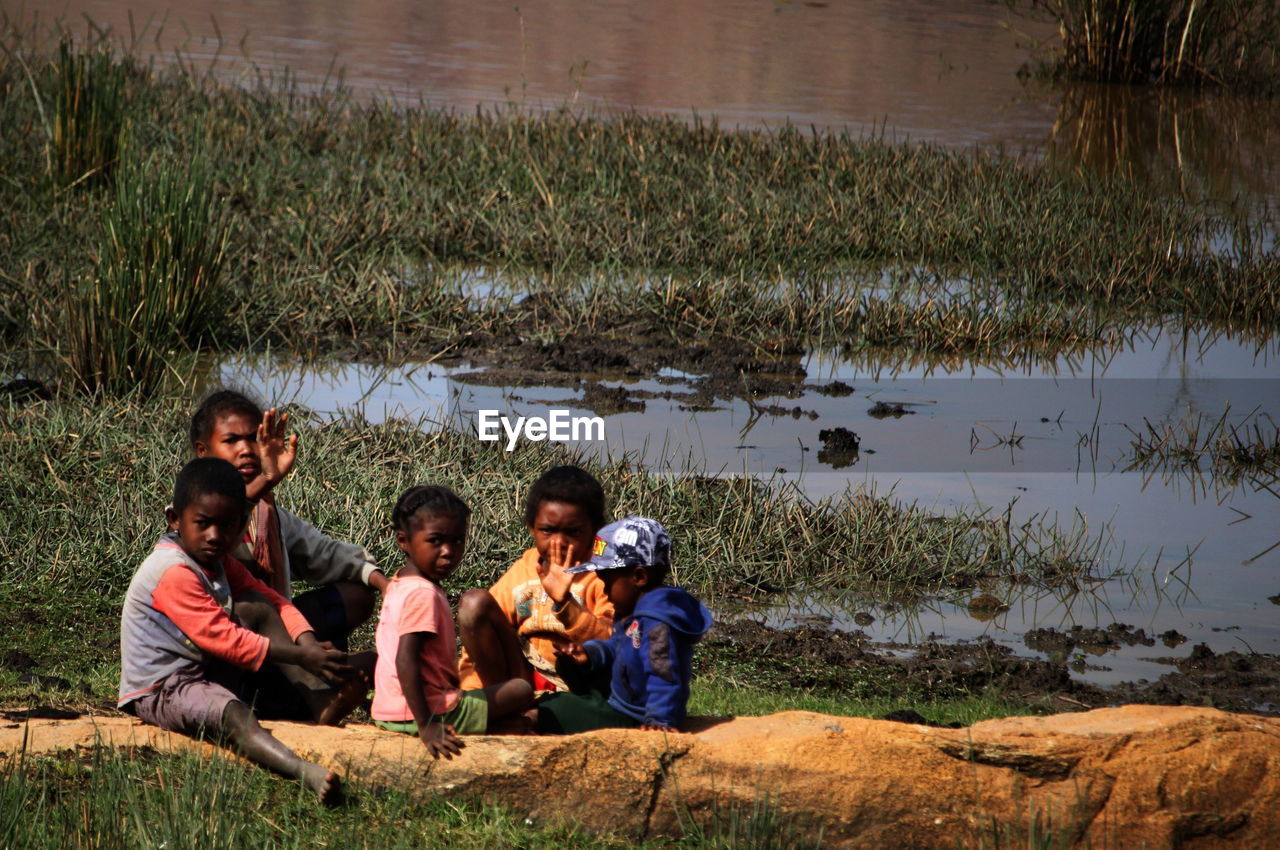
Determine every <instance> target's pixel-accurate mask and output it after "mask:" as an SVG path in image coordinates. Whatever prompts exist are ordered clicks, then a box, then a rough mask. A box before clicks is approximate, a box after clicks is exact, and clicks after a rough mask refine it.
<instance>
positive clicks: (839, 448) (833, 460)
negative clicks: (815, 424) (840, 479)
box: [818, 426, 862, 469]
mask: <svg viewBox="0 0 1280 850" xmlns="http://www.w3.org/2000/svg"><path fill="white" fill-rule="evenodd" d="M818 439H819V440H821V441H822V448H821V449H819V450H818V462H819V463H825V464H829V465H830V466H831V467H832V468H834V469H843V468H844V467H846V466H852V465H853V464H855V463H857V462H858V449H859V447H860V446H861V445H862V441H861V440H860V439H859V438H858V435H857V434H855V433H854V432H853V431H850V430H849V429H848V428H842V427H839V426H837V427H835V428H823V429H822V430H821V431H819V432H818Z"/></svg>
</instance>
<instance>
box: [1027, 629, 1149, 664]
mask: <svg viewBox="0 0 1280 850" xmlns="http://www.w3.org/2000/svg"><path fill="white" fill-rule="evenodd" d="M1022 640H1023V642H1024V643H1025V644H1026V645H1027V649H1034V650H1035V651H1036V652H1043V653H1044V654H1045V655H1048V656H1049V657H1050V658H1053V659H1057V660H1059V661H1061V660H1063V659H1065V658H1066V657H1067V656H1068V655H1070V654H1071V653H1072V652H1074V651H1076V650H1077V649H1079V650H1081V651H1083V652H1087V653H1089V654H1090V655H1105V654H1106V653H1108V652H1110V651H1112V650H1114V649H1119V648H1120V647H1121V646H1138V645H1142V646H1155V643H1156V642H1155V639H1154V638H1149V637H1147V633H1146V632H1145V631H1144V630H1142V629H1135V628H1134V627H1133V626H1125V625H1121V624H1120V623H1112V624H1111V625H1109V626H1107V627H1106V628H1105V629H1086V628H1084V627H1083V626H1072V627H1071V628H1070V629H1068V630H1067V631H1065V632H1062V631H1058V630H1057V629H1032V630H1031V631H1029V632H1027V633H1026V634H1025V635H1023V638H1022Z"/></svg>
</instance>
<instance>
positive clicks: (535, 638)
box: [458, 466, 613, 690]
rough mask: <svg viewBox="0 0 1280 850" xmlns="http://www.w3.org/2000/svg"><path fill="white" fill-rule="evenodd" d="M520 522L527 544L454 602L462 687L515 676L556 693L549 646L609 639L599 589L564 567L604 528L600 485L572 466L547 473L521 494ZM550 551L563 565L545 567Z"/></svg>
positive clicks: (596, 582)
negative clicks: (490, 578)
mask: <svg viewBox="0 0 1280 850" xmlns="http://www.w3.org/2000/svg"><path fill="white" fill-rule="evenodd" d="M524 522H525V527H526V528H528V529H529V534H530V535H531V536H532V537H533V547H532V548H530V549H528V550H526V551H525V553H524V554H523V555H522V556H520V559H519V560H517V561H516V562H515V563H514V564H512V565H511V568H510V569H508V570H507V571H506V572H505V573H504V574H503V575H502V577H501V578H499V579H498V581H497V582H496V583H495V584H494V585H493V586H492V587H491V588H489V589H488V590H487V591H486V590H482V589H475V590H469V591H467V592H466V593H464V594H463V595H462V598H461V599H460V600H459V601H458V631H459V633H460V635H461V638H462V646H463V651H462V656H461V658H460V659H459V660H458V670H459V674H460V676H461V679H462V685H463V687H480V686H482V685H489V684H492V683H494V682H500V681H504V680H506V679H512V678H522V679H525V680H527V681H529V682H530V683H531V684H533V685H534V687H535V688H537V689H538V690H564V688H565V682H564V680H563V679H562V678H561V677H560V675H559V674H558V673H556V654H555V645H556V643H557V642H566V641H567V642H571V643H583V642H585V641H588V640H592V639H595V638H605V637H608V636H609V629H610V628H611V627H612V625H613V604H612V603H610V602H609V599H608V598H607V597H606V596H605V593H604V584H603V583H602V582H601V581H600V579H599V578H597V577H596V575H595V574H594V573H585V574H582V575H571V574H569V573H568V572H566V571H565V569H564V566H565V565H566V564H567V565H570V566H571V565H573V564H577V563H580V562H581V561H584V560H586V559H587V557H588V556H589V555H590V553H591V542H592V541H593V540H594V539H595V534H596V532H597V531H598V530H599V529H600V527H601V526H602V525H604V523H605V499H604V488H603V487H601V486H600V482H599V481H597V480H596V479H595V477H594V476H592V475H591V473H589V472H587V471H586V470H584V469H581V468H579V467H576V466H557V467H555V468H553V469H550V470H548V471H547V472H545V473H544V474H543V475H542V476H541V477H540V478H538V480H537V481H535V482H534V483H533V486H532V487H531V488H530V489H529V494H528V496H527V497H526V499H525V506H524ZM552 546H559V547H560V548H561V549H562V550H563V552H564V558H565V559H567V560H565V563H559V562H557V563H556V564H553V563H552V561H551V557H550V552H551V547H552Z"/></svg>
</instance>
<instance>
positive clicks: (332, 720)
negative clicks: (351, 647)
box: [316, 650, 378, 726]
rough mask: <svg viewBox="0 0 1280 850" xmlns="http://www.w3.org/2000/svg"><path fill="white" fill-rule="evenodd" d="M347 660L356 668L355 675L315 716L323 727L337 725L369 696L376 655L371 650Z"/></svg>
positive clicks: (376, 662) (348, 657)
mask: <svg viewBox="0 0 1280 850" xmlns="http://www.w3.org/2000/svg"><path fill="white" fill-rule="evenodd" d="M347 660H348V661H350V662H351V666H352V667H354V668H356V675H355V676H352V677H351V678H350V679H348V680H347V681H346V682H344V683H343V684H342V686H341V687H339V688H338V691H337V693H336V694H335V695H334V697H333V699H332V700H330V702H329V704H328V705H326V706H325V707H324V708H322V709H321V710H320V713H319V714H318V715H317V716H316V722H317V723H321V724H323V725H325V726H336V725H338V723H339V722H341V720H342V718H344V717H346V716H347V715H348V714H350V713H351V712H352V711H353V710H354V709H355V708H357V707H358V706H359V705H360V704H361V703H363V702H364V701H365V700H366V699H367V698H368V696H369V688H370V687H371V686H372V684H373V669H374V667H376V666H377V664H378V653H376V652H374V651H373V650H366V651H365V652H355V653H352V654H351V655H349V656H347Z"/></svg>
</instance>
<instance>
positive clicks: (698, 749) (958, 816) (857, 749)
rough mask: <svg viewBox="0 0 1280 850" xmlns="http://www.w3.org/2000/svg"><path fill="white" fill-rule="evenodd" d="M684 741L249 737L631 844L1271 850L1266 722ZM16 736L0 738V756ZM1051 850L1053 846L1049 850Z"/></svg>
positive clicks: (1275, 814)
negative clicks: (707, 836) (713, 833)
mask: <svg viewBox="0 0 1280 850" xmlns="http://www.w3.org/2000/svg"><path fill="white" fill-rule="evenodd" d="M694 722H695V724H696V725H697V726H698V731H697V732H696V733H694V734H683V735H664V734H662V733H657V732H640V731H636V730H606V731H601V732H592V733H589V734H586V735H577V736H570V737H566V738H520V737H498V736H482V737H473V738H469V739H468V745H467V748H466V750H465V751H464V753H463V755H462V756H461V757H459V758H457V759H454V760H453V761H439V762H432V761H431V759H430V758H428V757H426V756H425V750H424V749H423V748H422V746H421V744H420V743H419V742H418V741H417V739H415V738H412V737H410V736H407V735H396V734H394V733H389V732H383V731H381V730H378V729H375V728H372V727H366V726H349V727H347V728H344V729H332V728H326V727H314V726H308V725H305V724H294V723H268V724H267V725H268V726H269V727H270V728H271V729H272V730H273V731H274V732H275V734H276V735H277V736H278V737H279V738H280V739H281V740H282V741H284V742H285V743H286V744H288V745H289V746H291V747H293V748H294V749H296V750H297V751H299V752H301V753H306V754H309V755H310V756H311V757H312V758H314V759H316V760H319V761H321V762H324V763H327V764H329V765H331V766H333V767H336V768H339V769H341V770H343V771H344V772H346V773H347V774H348V775H350V776H353V777H357V778H363V779H365V780H366V781H370V782H375V783H377V782H396V783H416V784H418V785H419V787H421V788H422V789H423V791H424V792H430V793H435V794H445V795H450V796H476V797H481V798H484V799H497V800H499V801H501V802H503V803H505V804H506V805H508V806H510V807H512V808H513V809H515V810H517V811H520V812H523V813H525V814H527V815H528V816H530V817H532V818H535V819H538V820H554V819H562V818H571V819H574V820H576V821H579V822H581V823H582V824H584V825H585V826H587V827H588V828H590V829H595V830H613V831H618V832H621V833H623V834H627V835H631V836H635V837H637V838H640V837H646V836H652V835H656V834H663V833H667V834H672V833H676V834H678V833H680V832H681V831H682V829H683V828H684V826H685V825H687V824H689V823H691V822H695V821H696V822H698V823H702V824H706V823H708V822H709V821H711V820H713V819H716V818H721V819H727V818H730V817H737V818H738V819H739V823H740V824H741V823H742V821H743V819H745V818H747V817H749V816H750V815H751V813H752V812H753V811H761V810H763V811H766V812H768V813H769V814H770V815H771V816H773V817H774V818H775V820H780V821H781V822H782V824H783V825H784V828H790V829H792V830H794V831H795V832H796V834H807V835H809V836H811V837H816V836H817V835H818V832H819V830H821V837H822V843H823V844H824V845H827V846H837V847H866V848H883V847H939V848H944V847H945V848H954V847H957V846H977V845H979V844H986V845H988V846H995V845H996V844H998V845H999V846H1021V845H1020V843H1019V842H1020V841H1021V844H1022V845H1024V844H1025V843H1026V836H1027V835H1028V833H1029V832H1030V831H1032V830H1037V831H1038V832H1039V834H1041V835H1043V834H1045V833H1046V832H1048V833H1049V834H1051V835H1053V836H1055V837H1057V838H1066V839H1069V840H1070V841H1071V842H1072V843H1073V844H1074V845H1075V846H1080V847H1085V846H1092V847H1099V846H1105V847H1118V848H1119V847H1124V848H1127V847H1147V848H1200V847H1217V846H1231V847H1249V848H1255V847H1256V848H1266V847H1280V720H1278V719H1276V718H1270V717H1258V716H1253V715H1244V714H1228V713H1225V712H1221V711H1217V710H1215V709H1208V708H1185V707H1182V708H1169V707H1157V706H1140V705H1131V706H1124V707H1121V708H1109V709H1099V710H1096V711H1089V712H1083V713H1078V714H1065V715H1055V716H1052V717H1016V718H1007V719H1002V720H989V721H984V722H982V723H977V724H975V725H973V726H971V727H969V728H967V729H938V728H932V727H927V726H913V725H908V724H901V723H892V722H888V721H882V720H868V719H864V718H853V717H831V716H827V715H820V714H812V713H809V712H786V713H783V714H775V715H770V716H768V717H743V718H737V719H734V720H726V721H716V720H710V719H701V720H697V721H694ZM25 731H26V732H27V734H28V736H29V737H28V743H27V748H28V750H30V751H50V750H57V749H63V748H67V747H72V746H76V745H90V744H92V743H93V742H94V740H95V735H97V736H98V737H99V739H100V740H102V741H103V743H105V744H109V745H113V746H121V745H128V744H148V745H150V746H154V747H158V748H162V749H172V748H179V747H181V748H191V747H201V746H207V745H200V744H196V743H195V742H193V741H190V740H188V739H186V738H182V737H180V736H176V735H169V734H167V733H164V732H161V731H159V730H157V729H153V728H150V727H146V726H142V725H141V724H139V723H138V722H137V721H135V720H132V719H130V718H123V717H95V718H81V719H80V720H74V721H56V720H55V721H47V720H43V721H31V723H30V726H29V729H28V730H25ZM23 734H24V729H22V728H17V729H0V752H3V751H13V750H16V749H18V748H20V747H21V746H22V737H23ZM1055 846H1057V845H1055Z"/></svg>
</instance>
